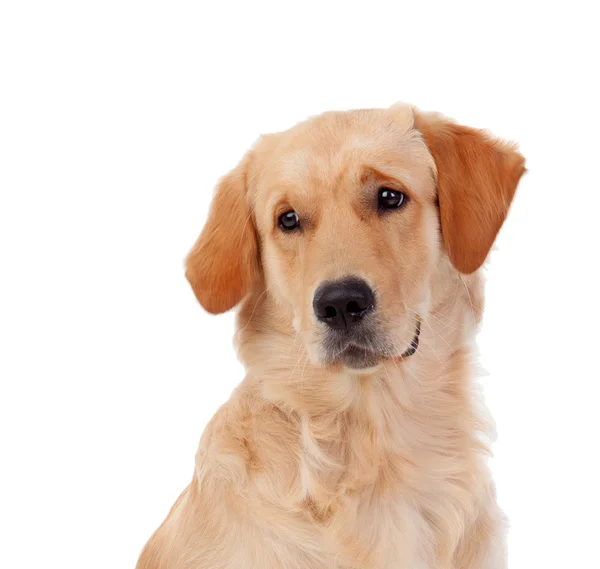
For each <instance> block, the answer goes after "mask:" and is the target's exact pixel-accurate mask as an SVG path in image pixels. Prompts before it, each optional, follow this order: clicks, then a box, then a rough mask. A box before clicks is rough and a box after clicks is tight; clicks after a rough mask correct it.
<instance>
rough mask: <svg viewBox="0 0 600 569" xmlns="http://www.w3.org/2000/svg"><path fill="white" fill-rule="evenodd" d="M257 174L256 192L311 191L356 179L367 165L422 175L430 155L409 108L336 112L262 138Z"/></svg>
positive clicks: (258, 152) (308, 192) (392, 172)
mask: <svg viewBox="0 0 600 569" xmlns="http://www.w3.org/2000/svg"><path fill="white" fill-rule="evenodd" d="M256 153H257V162H258V164H257V169H256V175H255V176H254V177H253V179H254V181H255V185H256V186H257V192H258V194H262V197H266V196H265V193H268V192H270V191H272V189H273V188H286V189H287V190H292V189H293V191H294V192H295V193H301V194H302V193H306V194H312V193H313V192H314V190H315V187H327V186H329V185H332V184H333V185H335V184H336V183H338V182H339V181H340V180H341V179H342V178H344V177H346V178H352V177H356V178H357V177H358V176H359V175H360V173H361V171H362V168H363V167H364V166H372V167H380V168H383V169H387V170H388V171H389V172H390V175H393V174H394V172H396V173H399V174H403V175H404V177H406V176H407V175H409V176H410V175H411V174H410V173H411V172H413V171H414V170H415V169H416V172H413V174H414V175H417V176H418V175H420V174H421V171H422V170H423V171H424V170H426V169H427V168H428V167H429V166H430V164H429V162H430V160H429V159H430V158H431V157H430V155H429V153H428V152H427V150H426V147H425V145H424V143H423V141H422V139H421V136H420V134H419V133H418V132H417V131H416V130H415V129H414V121H413V115H412V111H411V110H410V108H401V109H396V108H394V107H392V108H391V109H373V110H360V111H346V112H333V113H325V114H323V115H319V116H317V117H314V118H312V119H309V120H307V121H305V122H303V123H300V124H298V125H296V126H294V127H292V128H291V129H289V130H287V131H284V132H282V133H276V134H272V135H267V136H265V137H263V138H262V139H261V140H260V142H259V144H258V145H257V148H256Z"/></svg>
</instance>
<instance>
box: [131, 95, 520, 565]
mask: <svg viewBox="0 0 600 569" xmlns="http://www.w3.org/2000/svg"><path fill="white" fill-rule="evenodd" d="M524 171H525V167H524V159H523V157H522V156H521V155H520V154H519V153H518V151H517V149H516V147H515V146H514V145H512V144H508V143H505V142H502V141H499V140H496V139H494V138H493V137H491V136H490V135H489V134H487V133H485V132H483V131H480V130H475V129H472V128H468V127H464V126H460V125H458V124H456V123H454V122H452V121H450V120H448V119H446V118H444V117H442V116H440V115H437V114H428V113H421V112H419V111H418V110H416V109H414V108H412V107H410V106H405V105H395V106H393V107H391V108H389V109H369V110H357V111H350V112H330V113H325V114H323V115H321V116H318V117H315V118H311V119H310V120H308V121H306V122H303V123H301V124H298V125H297V126H295V127H294V128H292V129H291V130H288V131H286V132H281V133H276V134H271V135H267V136H263V137H262V138H260V140H259V141H258V142H257V143H256V144H255V146H254V147H253V148H252V149H251V150H250V151H249V152H248V153H247V154H246V156H245V157H244V158H243V159H242V160H241V162H240V163H239V165H238V166H237V167H236V168H234V169H233V170H232V171H231V172H230V173H229V174H227V175H226V176H225V177H224V178H223V179H222V180H221V182H220V184H219V186H218V188H217V192H216V194H215V196H214V199H213V202H212V208H211V211H210V215H209V217H208V221H207V222H206V225H205V227H204V229H203V231H202V233H201V235H200V237H199V239H198V241H197V242H196V244H195V245H194V247H193V248H192V250H191V252H190V254H189V256H188V258H187V264H186V275H187V278H188V280H189V282H190V284H191V286H192V288H193V290H194V293H195V295H196V297H197V298H198V301H199V302H200V304H201V305H202V306H203V307H204V308H205V309H206V310H207V311H209V312H211V313H214V314H218V313H222V312H224V311H227V310H230V309H231V308H233V307H235V306H237V305H240V306H239V312H238V320H237V334H236V345H237V349H238V352H239V356H240V358H241V360H242V362H243V363H244V365H245V367H246V370H247V375H246V377H245V379H244V380H243V381H242V383H241V384H240V385H239V387H238V388H237V389H236V390H235V392H234V393H233V394H232V396H231V398H230V399H229V401H228V402H227V403H226V404H225V405H223V407H221V409H220V410H219V411H218V412H217V413H216V415H215V416H214V418H213V419H212V420H211V421H210V423H209V424H208V426H207V428H206V430H205V432H204V434H203V436H202V439H201V442H200V447H199V450H198V453H197V456H196V463H195V472H194V475H193V479H192V481H191V483H190V485H189V486H188V487H187V488H186V489H185V490H184V491H183V493H182V494H181V496H180V497H179V499H178V500H177V501H176V503H175V505H174V506H173V507H172V509H171V511H170V513H169V515H168V516H167V519H166V520H165V521H164V522H163V524H162V525H161V526H160V527H159V529H158V530H157V531H156V533H155V534H154V535H153V536H152V538H151V539H150V541H149V542H148V544H147V545H146V547H145V548H144V550H143V552H142V554H141V557H140V560H139V562H138V569H159V568H160V569H184V568H185V569H333V568H339V569H371V568H372V569H425V568H436V569H446V568H452V569H492V568H493V569H497V568H502V567H504V566H505V564H506V555H505V519H504V516H503V513H502V512H501V511H500V509H499V508H498V506H497V504H496V498H495V490H494V485H493V482H492V480H491V476H490V473H489V471H488V468H487V465H486V460H487V456H488V454H489V451H488V445H489V439H490V431H491V425H490V422H489V421H488V419H487V417H486V413H485V409H484V408H483V407H482V404H481V402H480V401H479V399H478V396H477V391H476V389H475V382H474V359H475V356H474V339H475V333H476V329H477V326H478V324H479V322H480V320H481V317H482V311H483V304H484V302H483V301H484V299H483V279H482V274H481V271H480V268H481V266H482V264H483V263H484V261H485V260H486V257H487V255H488V253H489V251H490V249H491V247H492V244H493V243H494V240H495V238H496V235H497V233H498V230H499V229H500V227H501V225H502V223H503V221H504V219H505V217H506V214H507V212H508V209H509V206H510V204H511V201H512V199H513V196H514V194H515V190H516V187H517V184H518V182H519V179H520V177H521V175H522V174H523V172H524Z"/></svg>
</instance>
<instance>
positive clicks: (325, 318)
mask: <svg viewBox="0 0 600 569" xmlns="http://www.w3.org/2000/svg"><path fill="white" fill-rule="evenodd" d="M374 303H375V296H374V295H373V291H372V290H371V288H370V287H369V285H368V284H367V283H366V282H364V281H363V280H360V279H355V278H350V279H344V280H341V281H334V282H328V283H324V284H322V285H321V286H320V287H319V288H318V289H317V292H315V297H314V299H313V310H314V311H315V315H316V316H317V318H318V319H319V320H320V321H321V322H325V323H326V324H327V325H328V326H330V327H331V328H336V329H343V328H351V327H353V326H356V325H357V324H358V323H359V322H360V321H361V320H362V319H363V318H364V317H365V315H366V314H367V313H368V312H369V311H370V310H371V309H372V308H373V305H374Z"/></svg>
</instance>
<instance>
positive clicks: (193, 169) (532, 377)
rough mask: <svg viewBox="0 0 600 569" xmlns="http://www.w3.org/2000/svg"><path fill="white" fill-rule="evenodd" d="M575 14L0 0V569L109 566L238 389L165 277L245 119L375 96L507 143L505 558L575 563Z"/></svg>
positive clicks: (594, 451)
mask: <svg viewBox="0 0 600 569" xmlns="http://www.w3.org/2000/svg"><path fill="white" fill-rule="evenodd" d="M586 5H589V6H591V5H592V3H591V2H589V3H580V2H568V3H564V4H563V5H562V7H560V8H555V7H553V3H552V2H539V3H537V2H529V3H527V2H519V3H511V2H508V1H506V0H504V1H502V2H493V3H488V2H478V3H473V4H472V5H466V4H457V3H455V2H445V3H441V2H440V3H439V5H438V4H432V3H424V2H418V1H417V0H413V1H412V2H396V1H389V2H361V3H359V4H356V5H353V4H352V3H351V2H346V3H343V4H342V3H339V4H333V3H326V2H322V3H321V2H306V1H303V2H296V3H288V2H277V3H276V2H273V3H269V4H267V3H265V2H245V3H242V2H240V3H238V4H236V3H225V2H223V3H221V2H204V3H203V2H150V1H144V2H142V1H139V2H135V1H125V0H119V1H106V0H105V1H102V2H99V1H98V2H89V1H87V2H76V1H73V2H65V1H55V2H28V1H26V0H13V1H11V0H8V1H4V2H3V3H2V5H1V8H0V82H1V86H0V87H1V88H0V191H1V202H0V253H1V258H0V272H1V278H0V335H1V338H0V340H1V343H0V378H1V393H0V422H1V424H0V440H1V453H0V461H1V463H2V465H1V467H0V478H1V483H0V524H1V526H2V527H1V528H0V566H2V567H6V568H7V569H8V568H11V569H17V568H25V567H26V568H34V567H52V568H54V567H56V568H61V569H64V568H73V569H74V568H78V569H79V568H83V567H85V568H86V569H95V568H98V569H100V568H102V569H105V568H107V567H119V568H120V567H123V568H127V567H129V568H132V567H133V566H134V564H135V561H136V559H137V555H138V554H139V551H140V550H141V548H142V546H143V544H144V542H145V541H146V539H147V538H148V537H149V536H150V534H151V532H152V531H153V530H154V529H155V528H156V527H157V526H158V525H159V523H160V522H161V521H162V520H163V518H164V516H165V515H166V513H167V511H168V509H169V507H170V506H171V504H172V503H173V501H174V500H175V498H176V497H177V496H178V494H179V492H180V491H181V490H182V489H183V487H184V486H185V485H186V484H187V483H188V481H189V480H190V478H191V475H192V469H193V459H194V453H195V450H196V446H197V444H198V440H199V438H200V434H201V431H202V429H203V427H204V425H205V423H206V422H207V421H208V419H209V418H210V417H211V415H212V414H213V413H214V411H215V410H216V409H217V407H218V406H219V405H220V404H221V403H222V402H224V401H225V400H226V398H227V396H228V395H229V393H230V391H231V390H232V388H233V387H234V386H235V385H236V383H237V382H239V381H240V380H241V378H242V377H243V370H242V368H241V366H240V364H239V363H238V362H237V360H236V359H235V356H234V351H233V348H232V347H231V338H232V334H233V316H232V315H231V314H228V315H224V316H219V317H210V316H208V315H206V314H205V313H203V311H202V310H201V309H200V307H199V306H198V305H197V303H196V301H195V299H194V297H193V295H192V293H191V291H190V290H189V288H188V285H187V283H186V281H185V279H184V276H183V258H184V256H185V254H186V253H187V251H188V249H189V247H190V246H191V245H192V243H193V241H194V239H195V238H196V236H197V234H198V233H199V231H200V229H201V226H202V224H203V221H204V219H205V216H206V212H207V207H208V204H209V201H210V197H211V195H212V191H213V187H214V184H215V182H216V180H217V179H218V178H219V177H220V176H221V175H222V174H224V173H225V172H226V171H227V170H228V169H230V168H231V167H233V166H234V165H235V163H236V161H237V160H238V159H239V158H240V157H241V155H242V154H243V152H244V151H245V150H246V148H247V147H248V146H249V145H250V144H251V143H252V142H253V141H254V140H255V138H256V137H257V136H258V135H259V134H261V133H264V132H269V131H274V130H280V129H284V128H287V127H289V126H291V125H293V124H294V123H295V122H297V121H299V120H301V119H304V118H306V117H307V116H309V115H312V114H316V113H319V112H321V111H324V110H330V109H346V108H355V107H374V106H388V105H390V104H391V103H394V102H396V101H398V100H402V101H406V102H411V103H413V104H415V105H417V106H419V107H421V108H422V109H425V110H436V111H442V112H444V113H445V114H447V115H449V116H451V117H453V118H455V119H457V120H458V121H460V122H463V123H465V124H468V125H471V126H477V127H485V128H489V129H490V130H491V131H492V132H494V133H496V134H497V135H499V136H503V137H506V138H510V139H514V140H517V141H519V142H520V144H521V149H522V152H523V153H524V154H525V156H526V157H527V161H528V168H529V172H528V174H527V175H526V177H525V178H524V179H523V181H522V183H521V185H520V189H519V191H518V194H517V198H516V201H515V203H514V207H513V209H512V211H511V215H510V218H509V220H508V222H507V223H506V225H505V227H504V229H503V231H502V233H501V236H500V239H499V241H498V250H497V251H496V252H495V253H494V254H493V255H492V259H491V264H490V268H489V270H488V277H489V285H488V289H487V291H488V295H487V298H488V302H487V312H486V316H485V323H484V327H483V331H482V333H481V334H480V347H481V355H482V363H483V365H484V366H485V368H486V369H487V370H488V371H489V376H488V377H486V378H484V380H483V381H484V385H485V393H486V400H487V403H488V405H489V406H490V408H491V410H492V412H493V414H494V416H495V418H496V422H497V428H498V431H499V438H498V441H497V443H496V445H495V447H494V448H495V454H496V457H495V459H494V461H493V463H492V464H493V470H494V474H495V477H496V480H497V483H498V489H499V499H500V502H501V505H502V506H503V507H504V509H505V510H506V511H507V513H508V515H509V517H510V519H511V524H512V530H511V533H510V538H509V545H510V566H511V567H512V568H523V569H525V568H527V569H530V568H532V567H535V568H537V567H540V568H541V567H544V568H545V569H548V568H561V569H562V568H565V567H569V568H571V567H573V568H575V567H577V568H578V567H581V568H588V567H598V566H599V563H600V562H599V561H598V549H597V541H598V534H599V530H600V522H599V518H598V512H599V508H600V492H599V486H598V481H599V480H600V469H599V467H598V462H597V455H598V449H599V446H600V444H599V441H598V439H599V435H600V421H599V418H598V415H599V413H598V395H599V394H600V391H599V388H598V384H599V381H600V372H599V369H598V363H597V359H598V358H597V354H598V352H599V350H600V345H599V344H600V341H599V340H600V338H599V333H598V319H599V317H600V310H599V301H598V297H599V296H600V286H599V279H598V276H597V274H598V272H597V268H598V261H599V253H598V245H599V239H598V229H599V227H598V226H599V225H600V214H599V211H598V209H599V207H600V197H599V196H600V193H599V189H600V188H599V185H600V184H599V181H598V166H597V165H598V152H599V150H600V148H599V144H598V140H599V139H598V132H599V127H600V121H599V120H598V113H599V108H598V100H599V95H600V93H599V90H598V88H597V86H596V85H595V81H597V78H598V58H597V56H596V55H594V52H595V53H598V51H599V50H600V45H599V43H598V40H597V39H596V38H597V37H598V31H597V19H595V18H594V17H593V14H592V10H591V8H589V9H588V8H585V6H586Z"/></svg>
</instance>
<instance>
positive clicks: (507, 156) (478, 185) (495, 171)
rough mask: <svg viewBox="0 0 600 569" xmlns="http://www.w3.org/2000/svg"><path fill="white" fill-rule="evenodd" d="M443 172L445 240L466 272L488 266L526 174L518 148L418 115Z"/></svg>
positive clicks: (441, 204)
mask: <svg viewBox="0 0 600 569" xmlns="http://www.w3.org/2000/svg"><path fill="white" fill-rule="evenodd" d="M415 126H416V127H417V128H418V129H419V130H420V131H421V134H422V135H423V138H424V139H425V142H426V143H427V146H428V147H429V151H430V152H431V154H432V155H433V158H434V160H435V164H436V167H437V191H438V200H439V207H440V222H441V226H442V237H443V239H444V244H445V246H446V251H447V253H448V257H449V258H450V261H451V262H452V264H453V265H454V266H455V267H456V269H458V270H459V271H460V272H461V273H465V274H469V273H472V272H474V271H476V270H477V269H478V268H479V267H480V266H481V265H482V264H483V262H484V261H485V259H486V257H487V255H488V253H489V251H490V249H491V248H492V245H493V243H494V240H495V239H496V235H497V234H498V231H499V230H500V227H501V226H502V223H504V219H505V218H506V214H507V213H508V208H509V207H510V204H511V202H512V199H513V196H514V195H515V191H516V189H517V184H518V183H519V179H520V178H521V176H522V175H523V173H524V172H525V159H524V158H523V156H521V154H519V152H518V151H517V149H516V146H515V145H511V144H508V143H506V142H503V141H501V140H496V139H494V138H492V137H491V136H490V135H488V134H487V133H485V132H483V131H481V130H476V129H473V128H468V127H465V126H460V125H457V124H454V123H453V122H451V121H449V120H447V119H444V118H443V117H439V116H433V117H432V116H428V115H426V114H419V113H415Z"/></svg>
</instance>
